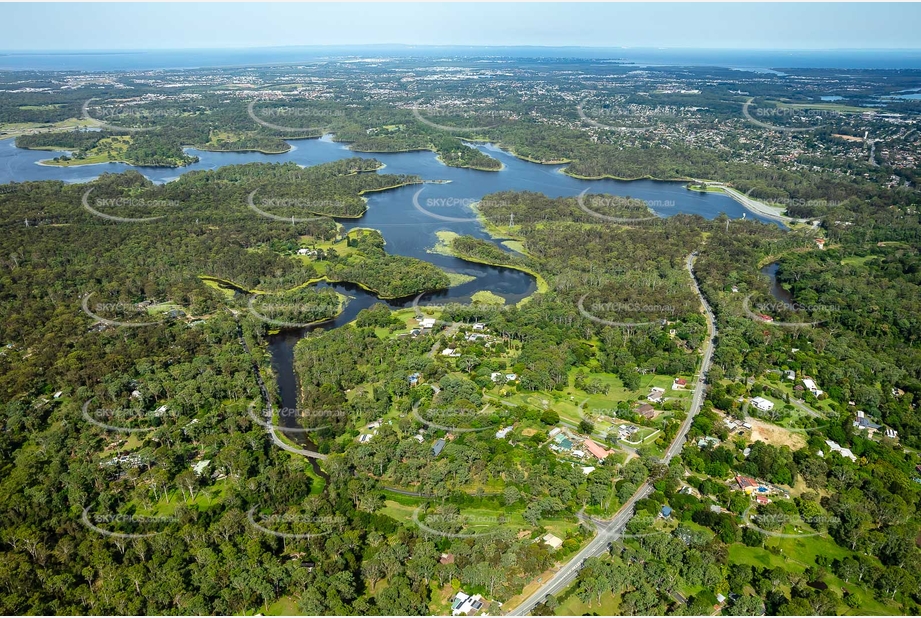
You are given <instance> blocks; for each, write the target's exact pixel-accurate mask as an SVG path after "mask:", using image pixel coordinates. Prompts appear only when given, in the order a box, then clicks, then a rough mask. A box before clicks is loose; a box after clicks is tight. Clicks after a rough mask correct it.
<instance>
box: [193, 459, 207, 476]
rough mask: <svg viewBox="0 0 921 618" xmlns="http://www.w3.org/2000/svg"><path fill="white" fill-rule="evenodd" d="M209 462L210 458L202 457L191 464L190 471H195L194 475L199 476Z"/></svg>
mask: <svg viewBox="0 0 921 618" xmlns="http://www.w3.org/2000/svg"><path fill="white" fill-rule="evenodd" d="M210 463H211V460H210V459H202V460H201V461H197V462H195V463H194V464H192V472H194V473H195V476H201V475H202V472H204V471H205V468H207V467H208V464H210Z"/></svg>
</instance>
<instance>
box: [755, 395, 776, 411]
mask: <svg viewBox="0 0 921 618" xmlns="http://www.w3.org/2000/svg"><path fill="white" fill-rule="evenodd" d="M752 405H753V406H755V407H756V408H758V409H759V410H761V411H762V412H770V411H771V410H773V409H774V402H772V401H768V400H767V399H765V398H764V397H755V398H754V399H752Z"/></svg>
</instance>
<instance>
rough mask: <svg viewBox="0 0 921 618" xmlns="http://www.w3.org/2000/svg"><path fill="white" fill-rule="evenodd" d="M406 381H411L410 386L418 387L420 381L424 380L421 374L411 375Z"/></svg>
mask: <svg viewBox="0 0 921 618" xmlns="http://www.w3.org/2000/svg"><path fill="white" fill-rule="evenodd" d="M406 379H407V380H409V385H410V386H415V385H417V384H418V383H419V380H421V379H422V374H420V373H414V374H412V375H410V376H409V377H408V378H406Z"/></svg>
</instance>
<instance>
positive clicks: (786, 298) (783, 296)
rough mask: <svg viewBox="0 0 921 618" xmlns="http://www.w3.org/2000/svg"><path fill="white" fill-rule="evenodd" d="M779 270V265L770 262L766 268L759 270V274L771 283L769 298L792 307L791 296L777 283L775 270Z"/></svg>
mask: <svg viewBox="0 0 921 618" xmlns="http://www.w3.org/2000/svg"><path fill="white" fill-rule="evenodd" d="M779 268H780V264H778V263H777V262H771V263H770V264H768V265H767V266H765V267H764V268H762V269H761V274H762V275H764V276H766V277H767V278H768V279H769V280H770V282H771V296H773V297H774V299H775V300H779V301H780V302H782V303H785V304H787V305H790V306H792V305H793V295H792V294H790V292H788V291H787V290H786V288H784V287H783V286H782V285H780V282H779V281H777V270H778V269H779Z"/></svg>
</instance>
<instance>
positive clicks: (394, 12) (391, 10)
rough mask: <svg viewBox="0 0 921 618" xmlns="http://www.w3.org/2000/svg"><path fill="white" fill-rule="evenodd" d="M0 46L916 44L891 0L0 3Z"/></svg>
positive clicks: (903, 9) (815, 47) (918, 15)
mask: <svg viewBox="0 0 921 618" xmlns="http://www.w3.org/2000/svg"><path fill="white" fill-rule="evenodd" d="M0 17H2V18H3V21H4V23H7V24H8V26H13V27H8V28H6V29H5V32H4V41H3V43H0V46H2V48H3V50H4V51H8V52H19V53H24V52H43V51H67V52H81V51H94V52H99V51H128V50H132V51H135V50H136V51H154V50H186V49H262V48H285V47H319V46H323V47H328V46H337V47H348V46H355V45H384V46H386V45H391V46H396V45H408V46H420V47H422V46H424V47H431V46H469V47H481V46H501V47H551V48H559V47H579V48H596V49H597V48H605V49H699V50H747V51H848V50H861V51H884V50H886V51H889V50H915V49H918V45H919V43H918V36H917V32H916V30H917V29H916V26H913V25H912V24H918V23H921V5H919V4H901V3H888V4H883V3H878V4H872V3H834V4H830V3H801V4H795V3H773V4H772V3H750V4H720V3H651V4H633V3H568V4H566V3H494V4H477V3H466V4H464V3H460V4H457V3H454V4H452V3H444V4H436V3H428V4H412V5H407V4H401V3H375V4H366V3H336V4H332V3H308V4H278V3H276V4H273V3H265V4H253V3H186V4H175V3H162V4H152V3H131V4H113V3H100V4H91V3H68V4H58V3H39V4H25V3H10V4H0Z"/></svg>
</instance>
